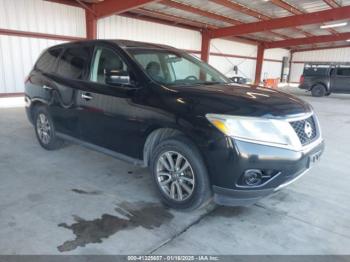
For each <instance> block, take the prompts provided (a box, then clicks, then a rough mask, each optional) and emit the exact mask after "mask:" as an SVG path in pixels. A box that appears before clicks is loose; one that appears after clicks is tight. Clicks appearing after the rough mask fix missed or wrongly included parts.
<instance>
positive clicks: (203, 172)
mask: <svg viewBox="0 0 350 262" xmlns="http://www.w3.org/2000/svg"><path fill="white" fill-rule="evenodd" d="M153 152H154V154H153V156H152V159H151V171H152V175H153V179H154V183H155V186H156V188H157V191H158V192H159V195H160V197H161V200H162V202H163V203H164V204H165V205H167V206H169V207H171V208H174V209H190V210H193V209H196V208H198V207H200V206H202V205H203V204H205V203H206V202H208V200H209V198H210V196H211V190H210V183H209V178H208V173H207V169H206V166H205V164H204V161H203V158H202V156H201V154H200V153H199V151H198V149H197V148H196V147H195V145H194V144H193V143H192V142H191V141H190V140H189V139H187V138H185V137H182V136H179V137H174V138H170V139H167V140H165V141H163V142H161V143H160V144H159V145H157V147H156V148H155V150H154V151H153Z"/></svg>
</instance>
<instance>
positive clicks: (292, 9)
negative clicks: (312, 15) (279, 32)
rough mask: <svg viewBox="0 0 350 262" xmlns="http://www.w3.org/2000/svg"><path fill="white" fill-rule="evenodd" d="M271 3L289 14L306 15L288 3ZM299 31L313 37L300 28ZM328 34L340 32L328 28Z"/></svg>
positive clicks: (277, 0) (281, 1)
mask: <svg viewBox="0 0 350 262" xmlns="http://www.w3.org/2000/svg"><path fill="white" fill-rule="evenodd" d="M271 3H273V4H275V5H277V6H279V7H281V8H282V9H284V10H287V11H288V12H290V13H292V14H293V15H301V14H305V12H303V11H301V10H300V9H298V8H296V7H295V6H292V5H290V4H288V3H287V2H285V1H283V0H271ZM297 30H298V31H299V32H301V33H303V34H304V35H306V36H313V35H312V34H310V33H308V32H305V31H304V30H301V29H299V28H297ZM326 30H327V31H328V32H330V33H331V34H337V33H338V32H337V31H336V30H334V29H332V28H328V29H326Z"/></svg>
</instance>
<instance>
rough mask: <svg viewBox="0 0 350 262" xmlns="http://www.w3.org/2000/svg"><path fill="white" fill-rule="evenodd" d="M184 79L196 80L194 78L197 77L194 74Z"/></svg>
mask: <svg viewBox="0 0 350 262" xmlns="http://www.w3.org/2000/svg"><path fill="white" fill-rule="evenodd" d="M185 80H195V81H196V80H198V78H197V77H196V76H193V75H192V76H188V77H186V78H185Z"/></svg>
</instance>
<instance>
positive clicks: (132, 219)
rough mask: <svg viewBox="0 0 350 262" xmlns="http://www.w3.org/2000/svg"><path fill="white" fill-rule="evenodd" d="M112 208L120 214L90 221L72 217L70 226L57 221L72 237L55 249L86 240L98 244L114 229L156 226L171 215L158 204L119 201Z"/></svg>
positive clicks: (73, 247) (67, 247)
mask: <svg viewBox="0 0 350 262" xmlns="http://www.w3.org/2000/svg"><path fill="white" fill-rule="evenodd" d="M115 210H116V212H118V213H119V214H120V216H114V215H111V214H103V215H102V217H101V218H97V219H94V220H85V219H83V218H80V217H78V216H73V217H74V220H75V223H73V224H71V225H67V224H66V223H61V224H59V225H58V226H59V227H63V228H66V229H70V230H72V231H73V233H74V234H75V236H76V238H75V239H74V240H68V241H66V242H64V243H63V244H62V245H60V246H58V247H57V249H58V250H59V251H60V252H67V251H71V250H74V249H76V248H77V247H84V246H86V245H87V244H90V243H102V241H103V239H106V238H108V237H110V236H112V235H114V234H116V233H117V232H118V231H121V230H127V229H133V228H136V227H139V226H140V227H143V228H146V229H154V228H158V227H160V226H161V225H162V224H163V223H166V222H168V221H170V220H171V219H173V217H174V216H173V215H172V214H171V213H170V212H169V211H168V209H166V208H165V207H163V206H162V205H161V204H158V203H147V202H136V203H128V202H123V203H122V204H120V205H118V207H117V208H116V209H115Z"/></svg>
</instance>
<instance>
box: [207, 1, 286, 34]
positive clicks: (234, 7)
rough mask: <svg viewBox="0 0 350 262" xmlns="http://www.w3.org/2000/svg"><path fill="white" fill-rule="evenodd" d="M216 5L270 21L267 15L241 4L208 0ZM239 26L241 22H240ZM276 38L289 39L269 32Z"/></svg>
mask: <svg viewBox="0 0 350 262" xmlns="http://www.w3.org/2000/svg"><path fill="white" fill-rule="evenodd" d="M210 1H212V2H214V3H216V4H218V5H222V6H225V7H227V8H230V9H232V10H235V11H237V12H240V13H243V14H246V15H249V16H252V17H255V18H257V19H259V20H269V19H271V17H270V16H267V15H264V14H261V13H259V12H258V11H255V10H253V9H250V8H248V7H245V6H243V5H241V4H238V3H235V2H232V1H230V0H210ZM240 24H241V22H240ZM269 33H271V34H273V35H275V36H277V37H280V38H282V39H288V38H290V37H288V36H286V35H283V34H280V33H276V32H269Z"/></svg>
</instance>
